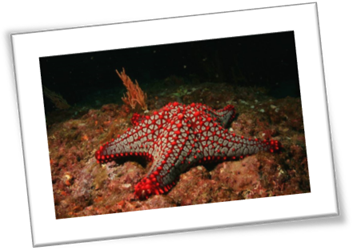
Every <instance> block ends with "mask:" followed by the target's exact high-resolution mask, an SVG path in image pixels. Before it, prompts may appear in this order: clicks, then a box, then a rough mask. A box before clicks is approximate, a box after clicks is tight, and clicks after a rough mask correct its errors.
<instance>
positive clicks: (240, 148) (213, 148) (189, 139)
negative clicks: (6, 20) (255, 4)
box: [95, 102, 280, 199]
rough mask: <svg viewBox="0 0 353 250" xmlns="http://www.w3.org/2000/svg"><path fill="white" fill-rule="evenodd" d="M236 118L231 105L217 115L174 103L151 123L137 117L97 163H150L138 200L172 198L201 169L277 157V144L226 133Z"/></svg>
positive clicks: (100, 153) (100, 151) (200, 106)
mask: <svg viewBox="0 0 353 250" xmlns="http://www.w3.org/2000/svg"><path fill="white" fill-rule="evenodd" d="M234 117H235V109H234V107H233V106H231V105H228V106H226V107H225V108H223V109H220V110H214V109H211V108H209V107H207V106H206V105H203V104H194V103H192V104H191V105H188V106H185V105H182V104H179V103H177V102H174V103H170V104H168V105H166V106H165V107H163V108H162V109H160V110H159V111H158V112H154V113H153V115H151V116H150V117H149V116H146V117H144V116H138V115H137V116H135V117H134V118H133V119H132V122H133V124H134V125H135V126H134V127H133V128H131V129H130V130H128V131H126V132H125V133H124V134H122V135H121V136H119V137H118V138H117V139H115V140H114V141H111V142H108V143H106V144H104V145H103V146H101V147H100V148H99V149H98V151H97V152H96V154H95V156H96V159H97V162H98V163H106V162H109V161H114V160H119V159H120V158H122V157H125V156H130V155H134V157H144V158H146V159H147V160H152V166H151V168H150V170H149V172H148V173H147V175H146V176H145V177H144V178H143V179H142V180H141V181H140V182H139V183H137V184H136V186H135V195H136V196H137V198H139V199H146V198H147V197H150V196H151V195H154V194H163V193H166V192H168V191H169V190H170V189H171V188H172V187H173V186H174V185H175V181H176V180H177V179H178V178H179V176H180V174H181V173H182V172H184V171H185V170H187V169H188V168H190V167H191V166H193V165H195V164H197V163H200V162H206V161H217V160H218V161H222V160H227V159H229V160H231V159H238V158H240V159H242V158H243V157H244V156H248V155H251V154H255V153H257V152H259V151H269V152H276V151H279V149H280V143H279V142H278V141H274V140H270V141H266V140H263V141H259V140H257V139H246V138H244V136H236V135H234V134H230V133H229V132H228V130H226V129H225V128H224V127H225V126H226V125H227V124H229V123H230V122H231V120H232V119H234Z"/></svg>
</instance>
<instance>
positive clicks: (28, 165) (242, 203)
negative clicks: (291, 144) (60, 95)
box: [12, 3, 338, 247]
mask: <svg viewBox="0 0 353 250" xmlns="http://www.w3.org/2000/svg"><path fill="white" fill-rule="evenodd" d="M298 16H300V20H298ZM279 20H280V21H279ZM318 24H319V23H318V13H317V6H316V4H314V3H311V4H302V5H293V6H283V7H273V8H263V9H255V10H244V11H234V12H233V11H229V12H224V13H213V14H205V15H195V16H187V17H174V18H165V19H159V20H145V21H136V22H127V23H119V24H109V25H108V24H107V25H99V26H91V27H82V28H72V29H63V30H53V31H42V32H33V33H24V34H13V35H12V43H13V54H14V64H15V71H16V82H17V92H18V104H19V111H20V121H21V132H22V140H23V141H22V145H23V152H24V162H25V169H26V181H27V192H28V199H29V207H30V216H31V227H32V237H33V245H34V246H35V247H36V246H46V245H54V244H63V243H73V242H83V241H93V240H103V239H115V238H123V237H131V236H141V235H151V234H159V233H170V232H180V231H187V230H199V229H209V228H218V227H227V226H239V225H248V224H258V223H266V222H275V221H284V220H295V219H306V218H314V217H322V216H335V215H338V205H337V199H336V190H335V178H334V166H333V159H332V151H331V150H332V149H331V135H330V126H329V120H328V108H327V100H326V89H325V82H324V71H323V65H322V55H321V45H320V36H319V25H318ZM196 31H197V32H196ZM285 31H294V34H295V44H296V53H297V64H298V65H297V66H298V75H299V82H300V92H301V101H302V107H303V110H302V111H303V118H304V127H305V140H306V150H307V155H308V167H309V173H310V193H305V194H298V195H288V196H279V197H268V198H264V199H249V200H237V201H230V202H220V203H212V204H203V205H194V206H181V207H177V208H166V209H153V210H146V211H138V212H128V213H118V214H106V215H99V216H87V217H77V218H73V219H61V220H57V219H56V216H55V209H54V200H53V190H52V179H51V178H52V176H51V171H50V159H49V152H48V138H47V133H46V121H45V115H44V114H45V110H44V105H43V90H42V81H41V70H40V64H39V58H41V57H48V56H56V55H67V54H76V53H87V52H93V51H106V50H112V49H124V48H135V47H141V46H151V45H156V44H173V43H181V42H187V41H202V40H209V39H219V38H228V37H240V36H248V35H257V34H266V33H276V32H285ZM121 34H124V35H121ZM92 228H99V230H92Z"/></svg>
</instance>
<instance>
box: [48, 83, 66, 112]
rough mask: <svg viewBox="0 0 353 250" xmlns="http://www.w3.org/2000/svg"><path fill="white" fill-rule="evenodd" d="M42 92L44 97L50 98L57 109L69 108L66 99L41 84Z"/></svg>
mask: <svg viewBox="0 0 353 250" xmlns="http://www.w3.org/2000/svg"><path fill="white" fill-rule="evenodd" d="M43 93H44V96H45V97H46V98H48V99H49V100H51V102H52V103H53V104H54V105H55V107H56V108H57V109H68V108H70V105H69V104H68V103H67V102H66V100H65V99H64V98H63V97H62V96H61V95H59V94H57V93H55V92H53V91H51V90H50V89H48V88H47V87H45V86H43Z"/></svg>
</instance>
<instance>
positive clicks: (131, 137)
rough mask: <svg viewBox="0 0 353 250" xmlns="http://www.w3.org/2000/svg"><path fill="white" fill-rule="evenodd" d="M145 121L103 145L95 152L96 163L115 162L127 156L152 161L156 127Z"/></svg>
mask: <svg viewBox="0 0 353 250" xmlns="http://www.w3.org/2000/svg"><path fill="white" fill-rule="evenodd" d="M151 120H152V119H148V120H147V119H146V120H144V121H143V122H141V123H140V124H139V125H137V126H135V127H134V128H132V129H128V130H127V132H125V133H124V134H122V135H119V136H118V138H116V139H115V140H114V139H113V140H112V141H111V142H107V143H105V144H104V145H103V146H101V147H100V148H99V149H98V150H97V151H96V154H95V156H96V159H97V162H98V163H106V162H110V161H117V160H120V159H121V158H125V157H129V156H140V157H144V158H147V159H148V160H152V159H153V158H152V154H151V150H150V149H151V146H152V144H153V141H154V140H155V138H156V137H157V136H158V130H156V129H158V125H156V124H155V123H153V122H151Z"/></svg>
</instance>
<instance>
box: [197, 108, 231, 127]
mask: <svg viewBox="0 0 353 250" xmlns="http://www.w3.org/2000/svg"><path fill="white" fill-rule="evenodd" d="M197 105H198V106H197V107H198V109H199V110H200V111H204V112H205V113H206V114H208V115H210V116H211V117H212V118H214V120H215V121H216V122H218V123H220V124H221V125H222V126H223V127H226V126H228V125H229V123H230V122H231V121H232V120H233V119H234V118H235V115H236V111H235V108H234V106H233V105H227V106H225V107H224V108H222V109H218V110H214V109H211V108H209V107H208V106H206V105H203V104H197Z"/></svg>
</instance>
